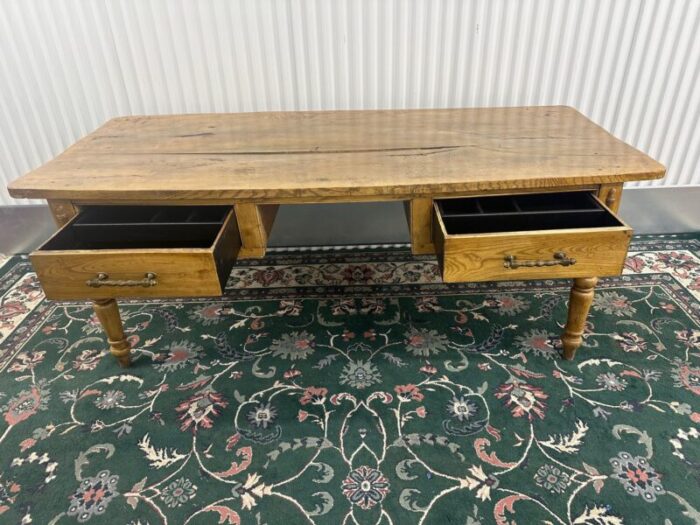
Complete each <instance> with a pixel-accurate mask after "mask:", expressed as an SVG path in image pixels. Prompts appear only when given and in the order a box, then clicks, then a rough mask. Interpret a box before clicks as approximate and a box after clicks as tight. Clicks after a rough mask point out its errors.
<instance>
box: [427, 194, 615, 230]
mask: <svg viewBox="0 0 700 525" xmlns="http://www.w3.org/2000/svg"><path fill="white" fill-rule="evenodd" d="M435 202H436V203H437V205H438V210H439V212H440V216H441V217H442V221H443V223H444V225H445V230H446V233H447V234H448V235H458V234H469V233H496V232H510V231H534V230H560V229H568V228H602V227H610V226H622V225H623V224H622V223H621V222H620V221H619V219H617V217H615V215H613V214H612V213H610V212H609V211H608V210H607V209H606V208H605V207H603V206H602V205H601V203H600V202H599V201H598V199H596V198H595V197H594V196H593V194H592V193H590V192H588V191H569V192H559V193H529V194H522V195H494V196H488V197H463V198H458V199H440V200H436V201H435Z"/></svg>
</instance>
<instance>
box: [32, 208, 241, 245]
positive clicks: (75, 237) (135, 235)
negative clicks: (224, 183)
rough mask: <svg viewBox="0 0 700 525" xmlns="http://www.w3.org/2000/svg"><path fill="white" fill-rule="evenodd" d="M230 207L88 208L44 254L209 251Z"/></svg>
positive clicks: (52, 240) (52, 241)
mask: <svg viewBox="0 0 700 525" xmlns="http://www.w3.org/2000/svg"><path fill="white" fill-rule="evenodd" d="M230 210H231V207H230V206H86V207H85V208H83V209H81V210H80V213H79V215H78V217H77V218H76V219H75V220H74V221H73V222H72V223H70V224H69V225H67V226H66V227H65V228H64V229H63V230H62V231H61V232H59V233H58V234H57V235H56V236H54V237H53V238H52V239H51V240H50V241H49V242H47V243H46V244H45V245H44V246H43V247H42V250H99V249H102V250H106V249H127V248H208V247H209V246H211V245H212V244H213V243H214V240H215V239H216V236H217V235H218V234H219V231H220V230H221V227H222V225H223V223H224V220H225V219H226V216H227V214H228V212H229V211H230Z"/></svg>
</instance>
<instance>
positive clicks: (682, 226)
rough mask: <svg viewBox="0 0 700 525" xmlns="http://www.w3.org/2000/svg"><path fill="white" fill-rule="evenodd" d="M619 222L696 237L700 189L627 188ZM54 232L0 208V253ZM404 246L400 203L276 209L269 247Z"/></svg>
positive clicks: (25, 209)
mask: <svg viewBox="0 0 700 525" xmlns="http://www.w3.org/2000/svg"><path fill="white" fill-rule="evenodd" d="M620 216H621V217H622V218H623V220H625V221H626V222H627V223H628V224H629V225H630V226H632V227H633V228H634V230H635V232H636V233H676V232H687V231H700V187H689V188H630V189H627V190H625V191H624V193H623V196H622V205H621V208H620ZM55 230H56V227H55V225H54V223H53V220H52V218H51V214H50V213H49V209H48V207H46V206H7V207H1V208H0V253H4V254H11V253H27V252H29V251H31V250H33V249H34V248H36V247H37V246H39V244H41V243H42V242H43V241H44V240H46V239H47V238H48V237H49V236H50V235H51V233H52V232H54V231H55ZM408 240H409V236H408V227H407V225H406V216H405V213H404V208H403V203H401V202H372V203H352V204H298V205H288V206H281V207H280V210H279V213H278V214H277V219H276V220H275V225H274V228H273V230H272V234H271V236H270V242H269V245H270V246H273V247H280V246H325V245H334V244H336V245H337V244H341V245H342V244H390V243H406V242H408Z"/></svg>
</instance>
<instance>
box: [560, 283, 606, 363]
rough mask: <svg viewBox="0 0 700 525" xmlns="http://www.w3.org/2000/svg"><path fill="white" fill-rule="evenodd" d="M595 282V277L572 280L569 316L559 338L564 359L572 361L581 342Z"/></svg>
mask: <svg viewBox="0 0 700 525" xmlns="http://www.w3.org/2000/svg"><path fill="white" fill-rule="evenodd" d="M597 282H598V278H597V277H579V278H578V279H574V285H573V286H572V287H571V295H570V296H569V314H568V317H567V320H566V327H565V328H564V333H563V334H562V336H561V346H562V348H563V350H564V359H573V358H574V356H575V355H576V349H577V348H578V347H579V346H581V343H582V342H583V329H584V327H585V326H586V318H587V317H588V309H589V308H590V307H591V303H592V302H593V290H594V288H595V285H596V283H597Z"/></svg>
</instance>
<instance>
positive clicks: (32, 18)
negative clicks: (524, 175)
mask: <svg viewBox="0 0 700 525" xmlns="http://www.w3.org/2000/svg"><path fill="white" fill-rule="evenodd" d="M699 34H700V1H698V0H674V1H667V0H519V1H516V0H474V1H461V0H442V1H438V0H333V1H329V0H209V1H205V0H102V1H97V0H82V1H81V0H0V176H1V177H2V182H3V184H2V186H3V188H2V192H1V193H0V202H1V203H3V204H8V203H20V202H25V203H26V202H28V201H13V200H12V199H10V198H9V196H8V195H7V192H6V191H5V189H4V185H5V183H6V182H7V181H10V180H12V179H14V178H16V177H18V176H19V175H20V174H22V173H24V172H26V171H29V170H30V169H32V168H34V167H36V166H39V165H40V164H42V163H43V162H45V161H47V160H49V159H51V158H52V157H54V156H55V155H57V154H58V153H60V152H61V151H62V150H63V149H65V148H66V147H68V146H69V145H70V144H71V143H72V142H74V141H75V140H76V139H78V138H79V137H81V136H83V135H85V134H87V133H88V132H90V131H92V130H93V129H95V128H97V127H98V126H99V125H100V124H102V123H103V122H104V121H106V120H107V119H109V118H111V117H113V116H117V115H129V114H149V113H150V114H159V113H160V114H162V113H187V112H222V111H228V112H237V111H269V110H295V109H347V108H413V107H458V106H465V107H466V106H512V105H535V104H567V105H571V106H574V107H576V108H578V109H579V110H580V111H582V112H583V113H584V114H586V115H587V116H589V117H590V118H591V119H593V120H594V121H596V122H597V123H599V124H601V125H603V126H604V127H606V128H607V129H608V130H610V131H611V132H612V133H614V134H615V135H617V136H618V137H620V138H622V139H624V140H625V141H627V142H629V143H631V144H633V145H634V146H636V147H638V148H639V149H641V150H643V151H645V152H647V153H649V154H650V155H651V156H652V157H654V158H656V159H658V160H660V161H661V162H663V163H664V164H665V165H666V166H667V167H668V175H667V177H666V179H665V180H663V181H653V182H646V183H642V184H639V185H651V186H659V185H661V186H683V185H699V184H700V132H698V126H699V125H700V88H699V82H700V78H699V75H700V36H698V35H699Z"/></svg>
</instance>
